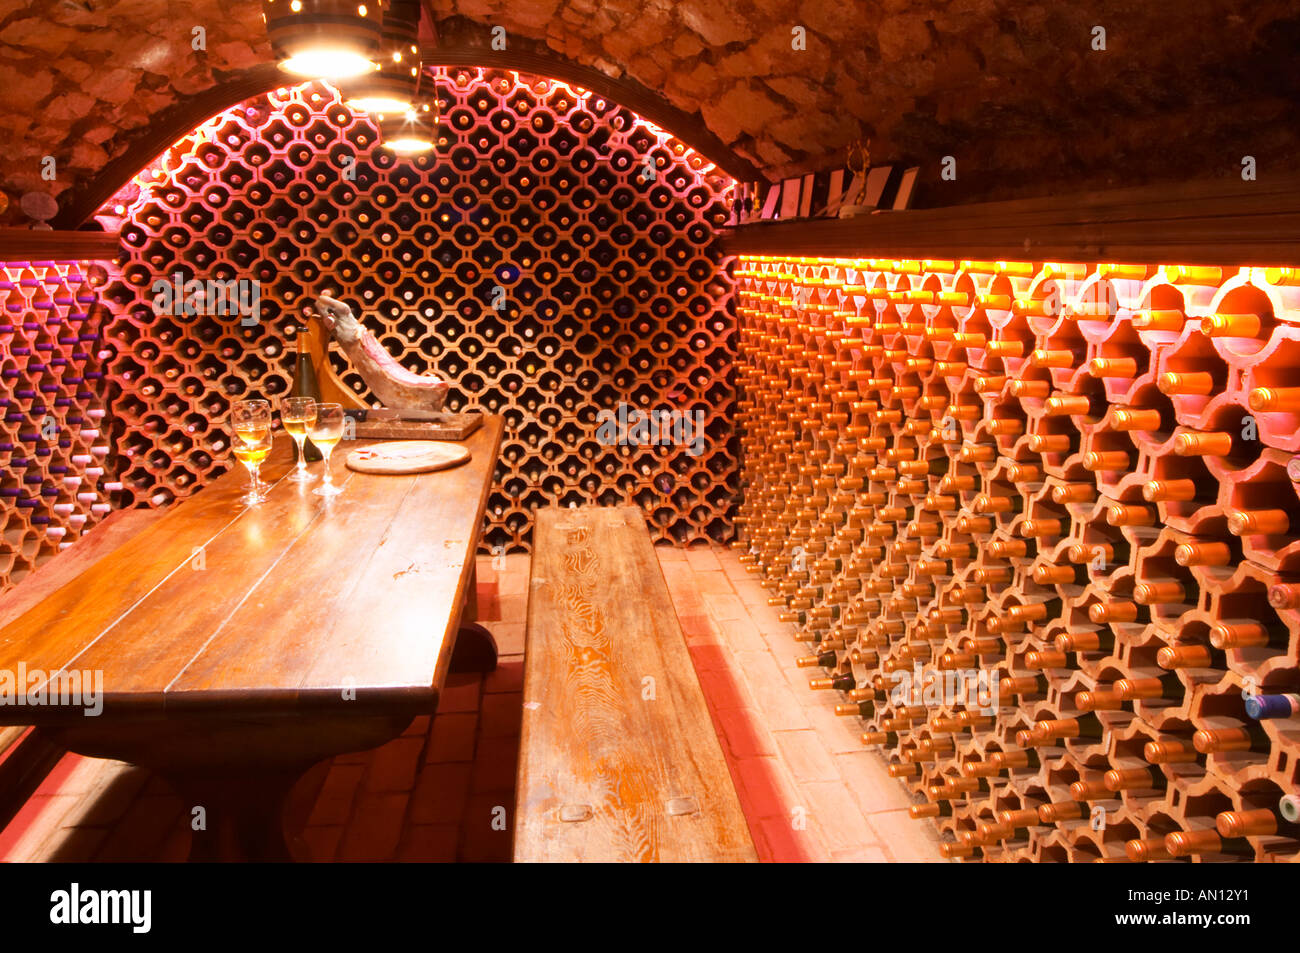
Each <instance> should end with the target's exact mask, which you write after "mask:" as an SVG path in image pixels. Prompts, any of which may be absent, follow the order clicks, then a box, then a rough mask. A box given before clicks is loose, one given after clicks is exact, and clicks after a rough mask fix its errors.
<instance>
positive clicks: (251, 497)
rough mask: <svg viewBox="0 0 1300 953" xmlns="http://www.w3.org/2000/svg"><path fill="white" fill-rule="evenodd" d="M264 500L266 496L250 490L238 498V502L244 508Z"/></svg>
mask: <svg viewBox="0 0 1300 953" xmlns="http://www.w3.org/2000/svg"><path fill="white" fill-rule="evenodd" d="M265 499H266V496H265V495H264V494H261V493H254V492H253V491H252V490H249V491H248V492H247V493H245V494H244V495H243V496H241V497H240V498H239V502H240V503H243V504H244V505H245V506H256V505H257V504H258V503H261V502H262V501H263V500H265Z"/></svg>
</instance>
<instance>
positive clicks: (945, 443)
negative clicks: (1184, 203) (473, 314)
mask: <svg viewBox="0 0 1300 953" xmlns="http://www.w3.org/2000/svg"><path fill="white" fill-rule="evenodd" d="M735 277H736V279H737V294H738V306H737V313H738V318H739V324H740V330H739V356H738V369H737V384H738V390H739V401H738V405H737V412H738V417H737V420H738V429H739V431H740V445H741V454H740V456H741V467H742V473H741V491H742V496H743V501H742V503H741V506H740V510H739V514H738V517H737V522H738V531H739V538H738V540H737V541H736V542H734V543H733V544H732V545H733V546H735V547H736V548H738V549H741V550H743V551H744V552H743V554H742V556H741V558H742V560H743V561H744V562H745V563H746V565H747V567H748V568H749V570H750V571H751V572H754V573H757V574H759V575H760V577H761V582H762V584H763V585H764V586H765V587H767V588H768V589H769V590H770V591H771V592H772V594H773V599H772V602H773V605H776V606H779V607H781V608H782V615H783V618H785V619H786V620H787V621H789V622H792V623H795V624H796V625H797V627H798V637H799V638H800V639H801V640H804V641H806V642H808V643H809V644H810V654H809V656H808V657H807V658H806V659H802V660H800V662H801V664H804V665H806V666H808V667H810V668H816V667H817V666H819V665H820V666H825V669H826V671H824V672H823V674H824V675H825V677H824V678H821V679H814V680H812V682H811V684H812V686H813V687H815V688H824V689H830V690H832V691H835V690H839V691H841V692H842V693H843V694H842V695H840V696H839V701H840V704H838V705H837V706H836V711H837V712H838V713H839V714H842V715H844V716H846V717H854V718H860V719H861V720H862V729H863V743H864V744H868V745H873V746H879V748H880V750H881V751H882V753H883V755H884V756H885V758H886V759H887V761H888V762H889V765H890V767H889V770H890V774H891V775H893V776H894V777H896V778H899V779H900V781H901V783H903V784H905V785H906V786H907V788H908V789H909V790H910V791H911V792H912V793H913V795H914V796H915V798H916V800H917V802H918V803H917V805H916V806H915V807H914V808H913V809H912V813H913V815H914V816H916V817H918V818H924V817H932V818H934V822H935V823H937V824H938V826H939V829H940V832H941V836H942V838H943V840H944V847H943V850H944V852H945V854H946V855H947V856H949V857H954V858H963V859H967V860H984V861H1021V862H1026V861H1028V862H1043V861H1071V862H1079V861H1104V862H1122V861H1157V860H1158V861H1172V862H1197V861H1201V862H1204V861H1232V860H1255V861H1261V862H1263V861H1290V862H1295V861H1296V860H1297V857H1298V855H1297V849H1298V846H1300V845H1298V844H1297V841H1296V839H1295V838H1294V837H1293V836H1290V837H1288V836H1285V834H1286V828H1285V827H1284V826H1283V827H1282V830H1281V832H1280V834H1279V835H1268V834H1259V833H1254V832H1252V833H1250V834H1249V835H1248V836H1236V835H1238V834H1241V833H1243V832H1242V831H1241V830H1240V829H1238V828H1237V827H1234V826H1233V825H1234V823H1236V822H1237V821H1239V820H1240V813H1231V812H1246V811H1259V812H1271V811H1272V810H1274V809H1276V808H1277V806H1278V803H1279V798H1280V797H1281V796H1283V795H1288V794H1293V793H1294V792H1296V790H1297V788H1298V787H1300V785H1298V783H1297V782H1298V781H1300V721H1298V720H1297V719H1295V718H1290V719H1267V720H1261V721H1254V720H1252V719H1251V718H1249V717H1247V713H1246V710H1245V705H1246V698H1247V697H1248V696H1249V695H1251V694H1256V693H1258V694H1275V693H1283V692H1296V691H1297V690H1298V689H1300V666H1298V665H1297V650H1298V645H1297V643H1298V633H1300V611H1298V608H1300V598H1298V597H1300V496H1298V494H1297V482H1296V481H1297V480H1300V467H1298V466H1297V465H1296V464H1297V463H1300V461H1296V462H1295V463H1293V462H1292V461H1293V456H1294V454H1295V453H1296V452H1297V450H1300V430H1298V425H1300V274H1297V272H1295V271H1292V270H1290V269H1285V268H1270V269H1264V268H1235V267H1234V268H1217V267H1190V266H1164V267H1155V266H1146V265H1120V264H1104V263H1083V264H1077V263H1045V262H979V261H881V260H857V259H816V258H794V257H785V258H781V257H767V256H755V257H743V258H741V259H740V260H739V261H738V263H737V266H736V271H735ZM918 666H920V667H921V668H920V669H919V670H920V671H921V673H922V675H923V681H924V680H925V678H926V677H930V676H933V675H934V674H935V673H941V674H943V678H945V679H947V678H950V676H948V675H947V674H946V673H947V672H956V671H958V670H962V671H965V672H969V673H976V672H980V671H983V672H985V673H986V674H987V675H988V676H989V679H990V680H988V681H986V682H985V685H986V688H988V689H991V687H992V686H993V685H994V684H996V686H997V688H998V689H999V691H998V693H997V695H996V696H993V698H990V697H989V696H990V694H991V692H990V691H986V692H985V694H984V695H983V696H982V697H980V698H976V699H972V698H971V697H969V696H966V697H960V696H957V695H955V694H953V693H948V694H944V693H943V692H942V691H940V689H939V682H937V681H933V682H931V683H930V684H929V686H928V687H934V688H935V691H934V693H933V694H930V693H929V692H928V690H927V691H926V692H925V693H924V694H922V695H921V696H920V703H918V699H917V697H904V696H903V695H902V694H900V693H899V692H898V689H899V686H906V684H907V683H906V681H904V678H903V675H902V674H901V673H908V674H909V675H911V676H914V675H915V674H916V673H917V671H918ZM918 687H919V686H918ZM993 700H996V706H994V705H992V704H990V701H993ZM972 701H974V702H975V704H974V705H972V704H971V702H972ZM1225 813H1226V814H1227V818H1226V819H1225V818H1224V815H1225ZM1254 816H1255V817H1262V816H1265V815H1263V814H1261V815H1254ZM1265 826H1267V824H1266V825H1265ZM1252 830H1253V829H1252Z"/></svg>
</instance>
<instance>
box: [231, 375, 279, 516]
mask: <svg viewBox="0 0 1300 953" xmlns="http://www.w3.org/2000/svg"><path fill="white" fill-rule="evenodd" d="M230 425H231V429H232V430H233V431H234V434H233V436H232V437H231V441H230V449H231V452H232V453H234V455H235V459H236V460H238V461H239V462H240V463H242V464H243V465H244V466H245V467H247V468H248V475H249V477H250V478H251V480H252V482H251V483H250V484H249V488H248V492H247V493H246V494H245V495H243V496H241V497H240V498H239V501H240V502H241V503H244V504H245V505H248V506H253V505H255V504H257V503H261V502H262V500H264V499H266V494H265V493H264V492H263V489H262V481H261V479H260V477H259V476H258V470H260V469H261V466H262V461H263V460H265V459H266V458H267V456H268V455H269V454H270V452H271V405H270V404H268V403H267V402H266V401H264V400H241V401H236V402H235V403H234V404H233V405H232V406H231V408H230Z"/></svg>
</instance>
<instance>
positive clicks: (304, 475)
mask: <svg viewBox="0 0 1300 953" xmlns="http://www.w3.org/2000/svg"><path fill="white" fill-rule="evenodd" d="M285 479H286V480H288V481H289V482H290V483H311V482H312V481H313V480H315V479H316V478H315V477H314V476H312V473H311V471H310V470H306V469H304V470H297V469H295V470H294V471H293V472H292V473H290V474H289V475H288V476H287V477H285Z"/></svg>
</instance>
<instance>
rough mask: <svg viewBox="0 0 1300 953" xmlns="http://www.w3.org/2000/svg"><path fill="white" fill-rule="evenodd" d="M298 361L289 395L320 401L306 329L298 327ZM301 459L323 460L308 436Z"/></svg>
mask: <svg viewBox="0 0 1300 953" xmlns="http://www.w3.org/2000/svg"><path fill="white" fill-rule="evenodd" d="M297 340H298V362H297V364H296V365H295V366H294V369H293V388H292V389H291V390H290V391H289V396H290V397H310V398H311V399H312V400H314V401H316V402H317V403H320V399H321V395H320V383H319V382H318V381H317V380H316V368H315V367H313V366H312V363H311V355H310V354H308V353H307V329H306V328H303V327H300V328H298V335H297ZM302 455H303V459H304V460H307V461H309V462H311V463H315V462H317V461H318V460H323V459H324V457H323V456H321V452H320V450H318V449H316V446H315V445H314V444H313V443H312V442H311V437H308V438H307V439H305V440H304V441H303V442H302Z"/></svg>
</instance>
